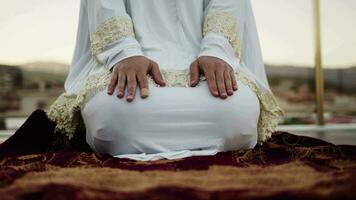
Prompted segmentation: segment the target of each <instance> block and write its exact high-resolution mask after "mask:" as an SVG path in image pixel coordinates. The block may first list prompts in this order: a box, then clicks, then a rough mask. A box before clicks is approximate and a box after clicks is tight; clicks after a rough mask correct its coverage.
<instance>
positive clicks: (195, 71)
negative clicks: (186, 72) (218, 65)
mask: <svg viewBox="0 0 356 200" xmlns="http://www.w3.org/2000/svg"><path fill="white" fill-rule="evenodd" d="M199 75H200V74H199V63H198V61H197V60H196V61H194V62H193V63H192V64H191V65H190V86H192V87H195V86H196V85H197V84H198V83H199Z"/></svg>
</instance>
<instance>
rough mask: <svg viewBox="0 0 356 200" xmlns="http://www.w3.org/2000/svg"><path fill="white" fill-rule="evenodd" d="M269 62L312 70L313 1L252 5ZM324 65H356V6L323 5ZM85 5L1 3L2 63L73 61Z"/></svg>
mask: <svg viewBox="0 0 356 200" xmlns="http://www.w3.org/2000/svg"><path fill="white" fill-rule="evenodd" d="M251 2H252V6H253V9H254V14H255V18H256V23H257V29H258V32H259V36H260V42H261V47H262V52H263V58H264V61H265V63H269V64H276V65H284V64H288V65H301V66H312V65H313V63H314V52H313V51H314V47H313V44H314V43H313V36H314V35H313V21H312V0H268V1H267V0H251ZM320 2H321V17H322V18H321V20H322V24H321V26H322V47H323V63H324V65H325V66H326V67H338V68H341V67H349V66H356V26H355V25H354V24H355V20H356V1H355V0H320ZM79 3H80V1H79V0H60V1H58V0H0V63H2V64H16V65H17V64H23V63H28V62H37V61H43V62H46V61H54V62H61V63H67V64H69V63H70V62H71V58H72V54H73V50H74V45H75V37H76V29H77V23H78V13H79Z"/></svg>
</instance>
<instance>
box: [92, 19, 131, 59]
mask: <svg viewBox="0 0 356 200" xmlns="http://www.w3.org/2000/svg"><path fill="white" fill-rule="evenodd" d="M134 36H135V34H134V29H133V24H132V21H131V19H130V18H128V17H125V16H115V17H111V18H109V19H108V20H106V21H105V22H103V23H102V24H100V25H99V26H98V27H97V29H96V30H95V32H93V33H92V34H91V35H90V42H91V44H90V48H91V53H92V56H93V58H94V59H95V61H96V62H98V64H102V63H100V61H99V59H98V58H97V55H98V54H99V53H101V52H102V51H103V50H104V48H105V47H106V46H108V45H109V44H111V43H113V42H115V41H117V40H120V39H122V38H125V37H134Z"/></svg>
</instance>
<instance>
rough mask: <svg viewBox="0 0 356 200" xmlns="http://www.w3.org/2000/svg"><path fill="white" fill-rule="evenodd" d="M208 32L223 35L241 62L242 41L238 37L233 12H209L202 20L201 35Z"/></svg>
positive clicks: (237, 27)
mask: <svg viewBox="0 0 356 200" xmlns="http://www.w3.org/2000/svg"><path fill="white" fill-rule="evenodd" d="M208 33H218V34H221V35H223V36H224V37H225V38H226V39H227V40H228V41H229V43H230V44H231V46H232V48H233V49H234V51H235V55H236V57H238V58H239V59H240V62H242V41H241V39H240V34H239V26H238V24H237V22H236V19H235V16H234V15H233V13H231V12H224V11H212V12H209V13H208V14H207V16H206V19H205V21H204V26H203V37H205V35H206V34H208Z"/></svg>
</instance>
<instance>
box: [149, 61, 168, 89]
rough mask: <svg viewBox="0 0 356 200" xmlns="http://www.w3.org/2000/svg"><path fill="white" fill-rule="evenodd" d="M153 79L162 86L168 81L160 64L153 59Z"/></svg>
mask: <svg viewBox="0 0 356 200" xmlns="http://www.w3.org/2000/svg"><path fill="white" fill-rule="evenodd" d="M150 73H151V75H152V78H153V80H154V81H155V82H156V83H157V84H158V85H160V86H165V85H166V83H165V82H164V80H163V78H162V74H161V71H160V70H159V67H158V64H157V63H156V62H153V61H151V71H150Z"/></svg>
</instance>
